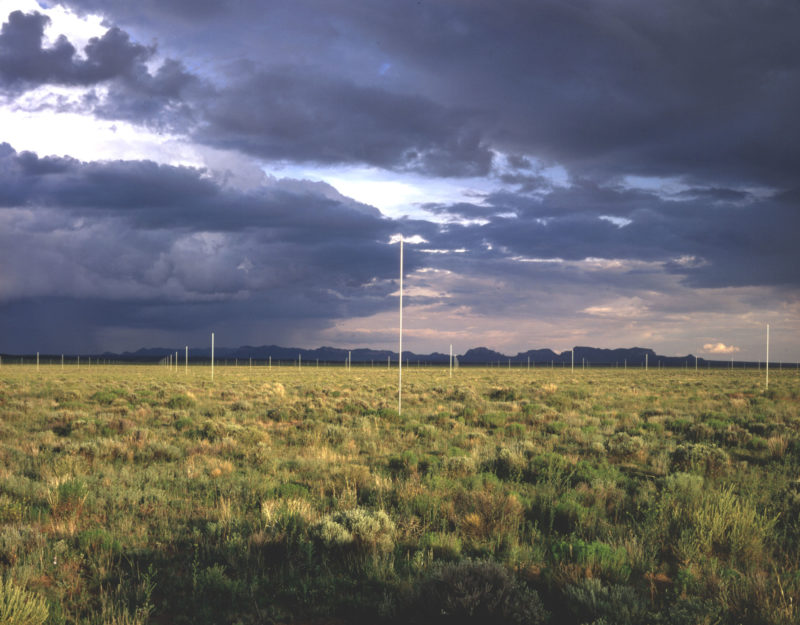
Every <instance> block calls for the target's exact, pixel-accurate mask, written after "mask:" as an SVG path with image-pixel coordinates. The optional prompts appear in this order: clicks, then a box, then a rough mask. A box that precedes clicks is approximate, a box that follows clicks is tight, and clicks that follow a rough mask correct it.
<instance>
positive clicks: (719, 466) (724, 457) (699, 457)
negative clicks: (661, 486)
mask: <svg viewBox="0 0 800 625" xmlns="http://www.w3.org/2000/svg"><path fill="white" fill-rule="evenodd" d="M729 465H730V457H729V456H728V453H727V452H726V451H725V450H724V449H722V448H721V447H717V446H716V445H707V444H705V443H684V444H682V445H678V447H677V448H676V449H675V451H673V452H672V454H671V455H670V468H671V470H672V471H696V472H698V473H701V474H703V475H706V476H708V477H718V476H720V475H723V474H724V473H725V472H726V471H727V469H728V466H729Z"/></svg>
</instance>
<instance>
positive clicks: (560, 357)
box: [100, 345, 715, 367]
mask: <svg viewBox="0 0 800 625" xmlns="http://www.w3.org/2000/svg"><path fill="white" fill-rule="evenodd" d="M175 352H178V355H179V358H183V355H184V347H176V348H166V347H154V348H143V349H139V350H137V351H135V352H124V353H122V354H113V353H105V354H100V356H101V357H102V358H106V359H109V360H111V359H113V360H123V361H152V360H158V359H160V358H164V357H165V356H169V355H170V354H174V353H175ZM573 352H574V362H575V366H576V367H579V366H583V365H584V363H585V364H586V365H589V366H591V365H597V366H600V365H604V366H612V367H613V366H620V367H621V366H623V365H625V364H627V365H628V366H634V367H635V366H642V365H644V364H645V363H646V362H647V363H648V364H649V366H651V367H658V366H659V365H660V366H664V367H684V366H694V364H695V357H694V356H693V355H691V354H689V355H686V356H661V355H659V354H656V353H655V352H654V351H653V350H652V349H649V348H643V347H630V348H618V349H602V348H598V347H583V346H579V347H575V348H574V350H572V352H570V351H569V350H567V351H563V352H561V353H557V352H554V351H553V350H551V349H531V350H528V351H525V352H519V353H518V354H516V355H514V356H509V355H508V354H503V353H501V352H497V351H494V350H492V349H489V348H487V347H473V348H472V349H469V350H467V351H466V352H465V353H463V354H458V355H457V356H456V357H457V358H458V363H459V364H460V365H490V364H499V365H508V364H509V362H510V363H511V364H512V365H517V366H519V365H527V363H529V362H530V363H531V365H533V366H541V365H556V364H558V365H569V364H570V363H571V362H572V359H573ZM348 354H349V355H350V359H351V362H354V363H359V364H364V363H374V364H379V363H385V362H386V361H387V359H389V360H390V361H391V362H395V363H396V362H397V352H394V351H391V350H376V349H367V348H361V349H353V350H347V349H341V348H338V347H318V348H316V349H302V348H298V347H281V346H278V345H261V346H259V347H253V346H251V345H243V346H241V347H236V348H227V347H217V348H215V350H214V356H215V358H216V359H219V360H236V359H238V360H240V361H249V359H250V358H252V359H253V360H256V361H267V360H269V359H272V361H273V362H277V361H284V362H285V361H289V362H296V361H297V359H298V357H299V358H300V359H301V360H302V361H303V362H307V363H311V362H315V361H317V360H319V361H320V362H326V363H344V362H345V361H346V360H347V358H348ZM210 357H211V348H210V347H203V348H193V347H190V348H189V358H190V359H208V358H210ZM406 361H408V362H409V363H410V364H416V363H417V362H420V363H426V364H447V363H448V362H449V355H448V354H443V353H440V352H433V353H430V354H417V353H415V352H411V351H403V362H406ZM697 362H698V364H701V363H706V362H715V361H707V360H705V359H703V358H698V359H697Z"/></svg>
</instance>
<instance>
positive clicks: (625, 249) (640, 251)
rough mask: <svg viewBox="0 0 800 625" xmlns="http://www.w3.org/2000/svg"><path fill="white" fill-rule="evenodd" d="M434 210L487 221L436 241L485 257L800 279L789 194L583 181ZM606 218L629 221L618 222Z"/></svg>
mask: <svg viewBox="0 0 800 625" xmlns="http://www.w3.org/2000/svg"><path fill="white" fill-rule="evenodd" d="M745 200H747V201H745ZM433 210H434V212H437V213H439V214H442V213H445V214H451V215H454V216H457V217H460V218H467V219H472V218H475V217H482V218H484V219H486V220H488V223H485V224H484V225H474V224H472V225H456V224H450V225H448V226H447V228H446V229H445V230H443V231H442V232H441V233H440V234H439V236H438V237H435V238H434V239H433V240H432V241H431V245H432V246H433V247H445V248H450V249H454V248H467V249H470V250H476V251H477V250H482V251H481V252H480V254H481V256H482V257H483V258H484V259H495V260H498V261H499V260H501V259H508V258H513V257H519V258H521V259H526V258H527V259H531V258H532V259H554V258H561V259H564V260H571V261H580V260H583V259H585V258H592V257H593V258H603V259H623V260H628V261H642V262H651V263H652V262H654V263H661V264H662V265H663V267H664V268H665V269H666V270H667V271H669V272H671V273H675V274H677V275H680V276H682V277H683V279H684V281H685V283H686V284H688V285H691V286H702V287H716V288H722V287H732V286H752V285H784V286H787V287H792V288H797V287H798V286H800V277H799V276H798V273H797V271H796V267H797V266H798V263H800V248H798V247H797V245H796V241H795V239H796V233H797V232H799V231H800V211H798V210H797V203H796V202H795V201H792V200H791V198H790V199H788V200H786V199H784V198H783V197H777V198H768V199H761V200H756V199H753V198H751V197H750V196H748V195H747V194H744V195H743V194H741V193H737V192H736V191H735V190H725V189H708V190H694V192H693V193H692V195H691V196H690V199H686V198H685V197H681V199H680V200H675V199H664V198H661V197H659V196H657V195H656V194H654V193H648V192H644V191H641V190H631V189H623V188H606V189H599V188H597V187H596V186H595V185H594V184H592V183H587V185H586V187H585V188H582V187H581V186H578V185H576V186H574V187H571V188H569V189H561V190H559V191H556V192H553V193H552V194H550V195H547V196H545V197H544V198H525V197H522V196H516V195H513V194H495V195H490V196H488V197H487V198H486V202H485V203H484V204H482V205H470V204H455V205H452V206H442V205H438V206H436V207H433ZM509 215H513V216H509ZM608 217H616V218H624V219H626V220H630V222H629V223H627V222H620V223H621V224H626V223H627V225H622V226H620V225H617V224H615V223H613V222H611V221H609V220H608V219H607V218H608ZM441 262H442V263H458V262H461V261H460V260H459V259H454V258H449V259H447V260H442V261H441ZM521 266H523V267H524V266H525V265H524V264H523V265H521ZM487 267H488V266H487ZM496 267H497V268H498V269H500V268H501V267H502V269H501V270H502V271H505V268H504V267H503V266H502V265H499V264H498V265H496ZM533 270H534V269H533V268H532V266H529V268H527V269H525V270H524V271H533Z"/></svg>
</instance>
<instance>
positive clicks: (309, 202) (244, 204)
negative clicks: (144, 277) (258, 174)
mask: <svg viewBox="0 0 800 625" xmlns="http://www.w3.org/2000/svg"><path fill="white" fill-rule="evenodd" d="M0 182H1V183H2V184H1V185H0V206H5V207H18V206H34V207H52V208H58V209H61V210H64V211H69V212H70V213H72V214H75V215H88V216H102V217H116V218H121V219H125V220H127V221H128V222H130V223H131V224H132V225H134V226H135V227H137V228H144V229H164V228H174V229H177V230H181V231H188V232H198V231H216V232H223V231H225V232H229V231H242V230H247V229H259V228H269V229H271V230H274V231H280V232H281V233H282V236H283V237H285V238H286V239H287V240H293V239H294V238H298V239H303V238H304V237H311V240H312V241H313V240H314V239H315V237H316V236H317V235H316V232H319V233H321V234H323V235H324V236H325V237H326V238H330V237H338V238H339V239H340V240H341V239H344V240H347V239H349V238H350V237H351V236H352V237H355V238H362V237H370V238H374V239H383V240H388V238H389V235H390V234H391V233H392V232H393V231H392V230H391V227H390V222H389V221H388V220H386V219H383V218H382V217H381V216H380V212H379V211H378V210H377V209H375V208H373V207H370V206H366V205H364V204H359V203H358V202H355V201H353V200H350V199H348V198H345V197H344V196H341V195H339V194H338V193H336V192H335V191H334V190H333V189H332V188H330V187H328V186H327V185H322V186H321V187H320V185H319V184H316V185H315V184H313V183H303V182H301V181H296V182H294V183H292V182H290V181H284V182H276V183H274V184H273V185H271V186H268V187H262V188H260V189H257V190H254V191H252V192H241V191H236V190H234V189H230V188H227V187H224V186H221V185H220V184H219V182H217V181H216V180H215V179H213V178H211V177H210V176H209V175H208V174H207V172H205V171H203V170H199V169H195V168H190V167H176V166H170V165H160V164H157V163H154V162H152V161H109V162H90V163H84V162H81V161H78V160H75V159H72V158H61V157H44V158H40V157H38V156H37V155H36V154H32V153H30V152H22V153H19V154H17V153H16V152H15V151H14V150H13V148H11V147H10V146H8V145H7V144H2V145H0Z"/></svg>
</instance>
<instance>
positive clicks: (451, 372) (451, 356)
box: [450, 343, 453, 378]
mask: <svg viewBox="0 0 800 625" xmlns="http://www.w3.org/2000/svg"><path fill="white" fill-rule="evenodd" d="M450 377H451V378H452V377H453V344H452V343H450Z"/></svg>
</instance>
